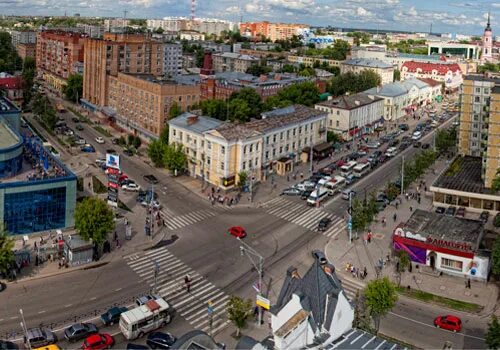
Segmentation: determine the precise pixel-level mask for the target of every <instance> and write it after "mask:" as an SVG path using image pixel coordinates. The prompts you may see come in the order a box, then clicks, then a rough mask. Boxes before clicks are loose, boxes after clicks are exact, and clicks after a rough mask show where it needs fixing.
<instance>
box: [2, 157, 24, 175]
mask: <svg viewBox="0 0 500 350" xmlns="http://www.w3.org/2000/svg"><path fill="white" fill-rule="evenodd" d="M22 166H23V155H22V154H20V155H18V156H17V157H15V158H12V159H8V160H4V161H0V178H2V177H10V176H14V175H16V174H17V173H19V172H20V171H21V168H22Z"/></svg>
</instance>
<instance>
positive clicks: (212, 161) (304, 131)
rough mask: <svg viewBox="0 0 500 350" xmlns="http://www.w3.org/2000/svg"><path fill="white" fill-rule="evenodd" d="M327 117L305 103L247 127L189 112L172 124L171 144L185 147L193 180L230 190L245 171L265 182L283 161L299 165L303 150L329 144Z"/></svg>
mask: <svg viewBox="0 0 500 350" xmlns="http://www.w3.org/2000/svg"><path fill="white" fill-rule="evenodd" d="M326 116H327V114H326V113H325V112H323V111H319V110H315V109H312V108H308V107H305V106H301V105H294V106H290V107H286V108H282V109H278V110H274V111H272V112H267V113H263V114H262V119H259V120H253V121H250V122H248V123H244V124H239V123H229V122H225V123H222V122H220V121H217V120H214V119H211V118H207V117H203V116H196V115H193V114H190V113H184V114H183V115H181V116H179V117H177V118H175V119H172V120H170V121H169V122H168V123H169V133H170V137H169V142H171V143H178V144H182V145H183V146H184V150H185V151H186V152H187V156H188V163H189V164H188V170H189V171H190V173H191V175H192V176H196V177H201V178H203V179H205V180H206V181H208V182H209V183H211V184H213V185H215V186H218V187H221V188H223V189H228V188H231V187H233V186H235V185H236V184H238V182H239V174H240V173H241V172H246V173H247V174H248V175H249V178H251V179H254V180H255V181H260V180H262V179H264V178H266V177H267V175H268V174H269V173H270V172H271V171H273V168H274V167H275V165H276V163H277V162H278V161H281V160H283V159H290V160H292V161H298V160H299V156H300V153H301V152H302V150H303V149H304V148H307V147H311V146H315V145H318V144H321V143H324V142H325V141H326Z"/></svg>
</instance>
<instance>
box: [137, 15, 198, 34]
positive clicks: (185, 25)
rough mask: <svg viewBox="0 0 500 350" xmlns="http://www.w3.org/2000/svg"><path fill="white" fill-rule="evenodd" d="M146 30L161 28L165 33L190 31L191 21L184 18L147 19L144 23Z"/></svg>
mask: <svg viewBox="0 0 500 350" xmlns="http://www.w3.org/2000/svg"><path fill="white" fill-rule="evenodd" d="M146 25H147V27H148V29H151V30H155V29H157V28H161V29H163V30H165V31H171V32H179V31H181V30H190V29H191V27H192V25H191V20H190V19H189V18H186V17H165V18H163V19H148V20H147V21H146Z"/></svg>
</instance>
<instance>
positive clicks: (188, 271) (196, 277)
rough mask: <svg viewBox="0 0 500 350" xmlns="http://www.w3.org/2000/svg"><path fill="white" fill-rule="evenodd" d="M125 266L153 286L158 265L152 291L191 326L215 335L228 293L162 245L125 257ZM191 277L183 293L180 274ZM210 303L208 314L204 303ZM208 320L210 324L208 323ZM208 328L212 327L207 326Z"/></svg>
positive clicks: (222, 321) (222, 322)
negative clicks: (154, 288) (158, 268)
mask: <svg viewBox="0 0 500 350" xmlns="http://www.w3.org/2000/svg"><path fill="white" fill-rule="evenodd" d="M125 260H126V262H127V265H128V266H129V267H130V268H131V269H132V270H133V271H134V272H135V273H137V274H138V275H139V276H140V277H141V278H142V279H143V280H144V281H146V282H147V283H148V284H149V285H150V286H151V287H153V285H154V268H153V267H154V264H155V262H156V263H158V264H159V266H160V270H159V271H160V272H159V274H158V276H157V281H156V294H158V295H160V296H162V297H164V298H165V299H166V300H167V301H168V302H169V303H170V304H171V305H172V306H173V307H174V308H175V310H176V311H177V314H179V315H181V316H182V317H183V318H184V319H186V320H187V321H188V322H189V323H190V324H191V325H192V326H193V328H194V329H201V330H203V331H205V332H207V333H210V331H212V333H213V334H216V333H217V332H219V331H220V330H222V329H224V328H225V327H226V326H227V325H228V324H229V320H227V318H226V304H227V302H228V300H229V296H228V295H227V294H226V293H224V291H222V290H221V289H219V288H217V287H216V286H215V285H213V284H212V283H210V282H209V281H207V280H206V279H205V278H204V277H203V276H201V275H200V274H199V273H197V272H196V271H195V270H193V269H192V268H190V267H189V266H188V265H186V264H184V263H183V262H182V261H181V260H179V259H178V258H177V257H175V256H174V255H173V254H172V253H170V252H169V251H168V250H167V249H166V248H165V247H162V248H158V249H153V250H150V251H147V252H146V253H145V254H144V255H142V256H139V255H138V254H134V255H132V256H129V257H126V258H125ZM186 275H189V277H190V279H191V288H190V292H187V290H186V288H185V283H184V277H185V276H186ZM209 301H210V302H212V314H211V316H209V314H208V302H209ZM210 323H212V325H211V324H210ZM210 328H212V329H210Z"/></svg>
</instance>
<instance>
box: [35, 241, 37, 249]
mask: <svg viewBox="0 0 500 350" xmlns="http://www.w3.org/2000/svg"><path fill="white" fill-rule="evenodd" d="M36 248H37V245H36V241H35V249H36Z"/></svg>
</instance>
